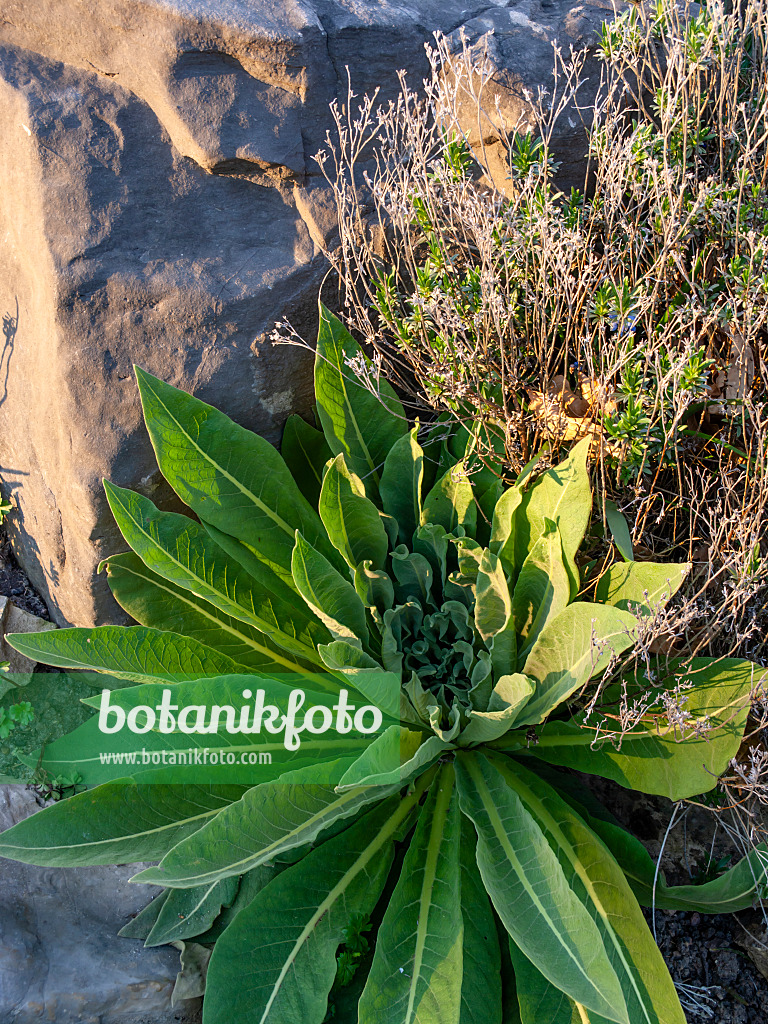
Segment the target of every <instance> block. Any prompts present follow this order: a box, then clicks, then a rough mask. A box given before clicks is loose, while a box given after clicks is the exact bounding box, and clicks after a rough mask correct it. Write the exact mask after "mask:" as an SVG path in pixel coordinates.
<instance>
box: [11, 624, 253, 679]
mask: <svg viewBox="0 0 768 1024" xmlns="http://www.w3.org/2000/svg"><path fill="white" fill-rule="evenodd" d="M6 640H7V641H8V643H9V644H10V645H11V647H13V648H14V649H15V650H17V651H19V652H20V653H21V654H23V655H24V656H25V657H27V658H30V659H31V660H32V661H39V662H43V663H44V664H46V665H56V666H57V667H58V668H75V669H93V670H95V671H97V672H108V673H109V674H110V675H111V676H114V677H115V678H116V679H130V680H134V681H136V682H142V681H144V680H149V679H167V680H168V681H169V682H179V681H180V680H182V679H202V678H203V677H204V676H221V675H231V674H235V673H237V672H242V671H244V669H243V667H242V666H240V665H237V663H236V662H234V661H232V659H231V658H227V657H226V656H225V655H223V654H221V653H219V651H217V650H214V649H213V648H211V647H205V646H204V645H203V644H201V643H199V642H198V641H197V640H193V639H192V638H191V637H188V636H181V635H180V634H178V633H169V632H165V631H162V630H159V629H147V628H145V627H144V626H97V627H96V628H95V629H56V630H48V631H46V632H44V633H15V634H14V633H9V634H6Z"/></svg>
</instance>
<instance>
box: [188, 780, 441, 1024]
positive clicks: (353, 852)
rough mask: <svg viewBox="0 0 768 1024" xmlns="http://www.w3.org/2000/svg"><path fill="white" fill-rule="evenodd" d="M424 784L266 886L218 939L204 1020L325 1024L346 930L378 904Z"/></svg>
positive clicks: (226, 1023)
mask: <svg viewBox="0 0 768 1024" xmlns="http://www.w3.org/2000/svg"><path fill="white" fill-rule="evenodd" d="M422 792H423V790H417V791H416V792H415V793H414V794H413V795H411V796H410V797H405V798H404V799H402V800H401V799H400V798H399V797H394V798H393V799H392V800H390V801H386V802H385V803H383V804H382V805H380V807H378V808H376V809H375V810H374V811H371V812H370V813H369V814H367V815H365V817H363V818H361V819H360V821H358V822H357V823H356V824H355V825H353V826H352V827H351V828H348V829H346V831H344V832H343V833H341V835H338V836H336V837H335V838H333V839H330V840H328V841H327V842H325V843H323V844H322V845H321V846H319V847H317V848H316V849H314V850H312V851H310V853H309V854H307V856H306V857H305V858H304V859H303V860H302V861H300V862H299V863H298V864H295V865H293V866H291V867H289V868H287V869H286V870H285V871H283V872H281V873H280V874H279V875H278V876H277V878H275V879H274V880H273V881H271V882H270V883H269V885H267V886H266V887H265V888H264V889H262V890H261V892H260V893H259V894H258V895H257V896H256V897H255V899H254V900H253V901H252V902H251V903H250V904H249V905H248V906H247V907H246V908H245V910H243V911H242V912H241V913H240V914H239V915H238V917H237V918H236V919H235V921H233V923H232V924H231V925H230V926H229V928H228V929H227V930H226V932H225V933H224V934H223V935H222V937H221V938H220V939H219V941H218V942H217V943H216V946H215V948H214V953H213V956H212V958H211V963H210V966H209V969H208V997H207V1004H206V1017H205V1024H232V1022H233V1021H246V1020H247V1021H248V1022H249V1024H297V1022H298V1021H301V1024H321V1022H322V1020H323V1018H324V1017H325V1013H326V1009H327V999H328V993H329V992H330V990H331V986H332V985H333V981H334V978H335V977H336V951H337V950H338V948H339V946H340V945H341V943H342V942H343V941H344V934H345V930H346V928H347V927H348V925H349V924H350V922H351V921H353V920H355V919H359V918H365V917H367V916H368V915H369V914H370V913H371V912H372V911H373V908H374V906H375V905H376V903H377V901H378V899H379V896H380V895H381V891H382V889H383V888H384V883H385V882H386V879H387V875H388V873H389V869H390V865H391V863H392V856H393V843H394V839H395V837H396V836H397V835H398V833H399V830H400V829H401V828H402V826H403V823H404V822H405V821H406V820H407V819H408V818H409V817H410V815H411V813H412V811H413V808H414V806H415V804H416V803H417V802H418V799H419V798H420V796H421V793H422Z"/></svg>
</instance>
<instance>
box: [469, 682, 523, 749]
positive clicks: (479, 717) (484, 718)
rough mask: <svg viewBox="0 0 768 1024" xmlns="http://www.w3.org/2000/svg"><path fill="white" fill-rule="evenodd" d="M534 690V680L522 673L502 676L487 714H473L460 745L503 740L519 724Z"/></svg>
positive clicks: (489, 703)
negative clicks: (521, 714)
mask: <svg viewBox="0 0 768 1024" xmlns="http://www.w3.org/2000/svg"><path fill="white" fill-rule="evenodd" d="M534 688H535V684H534V682H533V680H531V679H528V677H527V676H524V675H521V673H519V672H515V673H514V674H513V675H505V676H502V677H501V679H499V681H498V682H497V683H496V685H495V686H494V688H493V690H492V691H491V696H490V699H489V702H488V708H487V710H485V711H478V710H473V711H470V713H469V724H468V725H466V726H465V727H464V729H463V730H462V732H461V736H460V737H459V740H458V743H459V745H460V746H463V747H465V746H474V745H475V744H478V743H490V742H491V741H492V740H495V739H498V738H499V737H500V736H503V735H504V733H505V732H508V731H509V730H510V729H511V728H512V727H513V725H514V724H515V720H516V719H517V718H518V716H519V712H520V709H521V708H523V707H525V704H526V702H527V701H528V700H529V699H530V697H531V694H532V693H533V692H534Z"/></svg>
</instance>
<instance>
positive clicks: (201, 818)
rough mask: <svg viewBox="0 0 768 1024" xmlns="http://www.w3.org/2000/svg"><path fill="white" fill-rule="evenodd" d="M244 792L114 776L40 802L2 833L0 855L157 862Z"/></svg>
mask: <svg viewBox="0 0 768 1024" xmlns="http://www.w3.org/2000/svg"><path fill="white" fill-rule="evenodd" d="M244 792H245V787H244V786H194V785H192V786H164V785H157V784H152V785H142V784H141V783H137V782H135V781H134V780H133V779H125V778H123V779H118V780H116V781H114V782H108V783H106V784H105V785H103V786H99V787H97V788H96V789H91V790H88V791H87V792H85V793H78V794H76V795H75V796H72V797H69V798H68V799H67V800H62V801H61V802H60V803H57V804H53V805H52V806H51V807H46V808H45V809H44V810H42V811H38V813H37V814H33V815H32V816H31V817H30V818H25V819H24V820H23V821H20V822H19V823H18V825H14V826H13V828H10V829H8V830H7V831H6V832H3V833H2V835H0V857H11V858H13V859H14V860H20V861H21V862H22V863H23V864H41V865H44V866H46V867H82V866H88V865H93V864H125V863H131V861H138V860H155V859H157V858H158V857H162V856H163V855H164V854H165V853H167V852H168V850H170V849H171V848H172V847H173V846H175V845H176V843H178V842H180V841H181V840H182V839H184V838H185V837H186V836H188V835H191V834H192V833H193V832H196V831H197V830H198V829H199V828H202V826H203V825H205V824H206V822H207V821H209V820H210V819H212V818H215V817H216V815H217V814H218V813H219V811H221V810H222V809H223V808H225V807H227V806H228V805H229V804H231V803H232V802H233V801H237V800H239V799H240V797H241V796H242V795H243V793H244Z"/></svg>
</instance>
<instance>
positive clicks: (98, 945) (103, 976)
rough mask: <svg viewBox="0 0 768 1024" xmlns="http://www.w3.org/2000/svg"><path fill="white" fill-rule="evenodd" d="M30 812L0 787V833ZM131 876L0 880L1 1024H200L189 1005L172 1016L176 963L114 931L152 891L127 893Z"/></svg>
mask: <svg viewBox="0 0 768 1024" xmlns="http://www.w3.org/2000/svg"><path fill="white" fill-rule="evenodd" d="M37 809H38V807H37V803H36V801H35V795H34V793H33V792H32V791H31V790H29V789H25V788H24V787H22V786H0V831H4V830H5V829H6V828H10V827H11V825H14V824H16V822H17V821H21V819H22V818H26V817H27V816H28V815H29V814H31V813H33V812H34V811H36V810H37ZM137 870H139V868H138V867H137V866H136V865H130V864H125V865H122V866H121V867H99V868H38V867H29V866H27V865H25V864H16V863H14V862H13V861H7V860H4V861H3V862H2V871H1V872H0V1020H2V1021H3V1024H43V1022H51V1021H54V1022H55V1024H161V1022H162V1024H165V1022H167V1024H171V1022H172V1021H194V1020H197V1019H198V1012H197V1011H198V1009H199V1006H198V1003H197V1001H188V1002H186V1003H183V1004H181V1005H177V1007H176V1009H175V1010H171V992H172V991H173V987H174V984H175V982H176V974H177V972H178V970H179V954H178V952H177V951H176V950H175V949H172V948H171V947H170V946H162V947H158V948H155V949H145V948H144V947H143V945H142V943H141V942H137V941H135V940H133V939H125V938H120V937H118V935H117V930H118V929H119V928H120V927H122V926H123V925H124V924H126V923H127V922H128V920H129V919H130V918H131V917H132V916H134V915H135V914H137V913H138V912H139V911H140V910H141V909H142V908H143V907H144V906H145V905H146V904H147V903H148V902H149V900H150V899H151V898H152V896H154V895H155V893H156V892H157V891H158V890H157V889H156V888H155V887H154V886H151V885H135V884H133V885H132V884H130V883H129V882H128V879H129V878H130V877H131V875H134V874H135V873H136V871H137Z"/></svg>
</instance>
